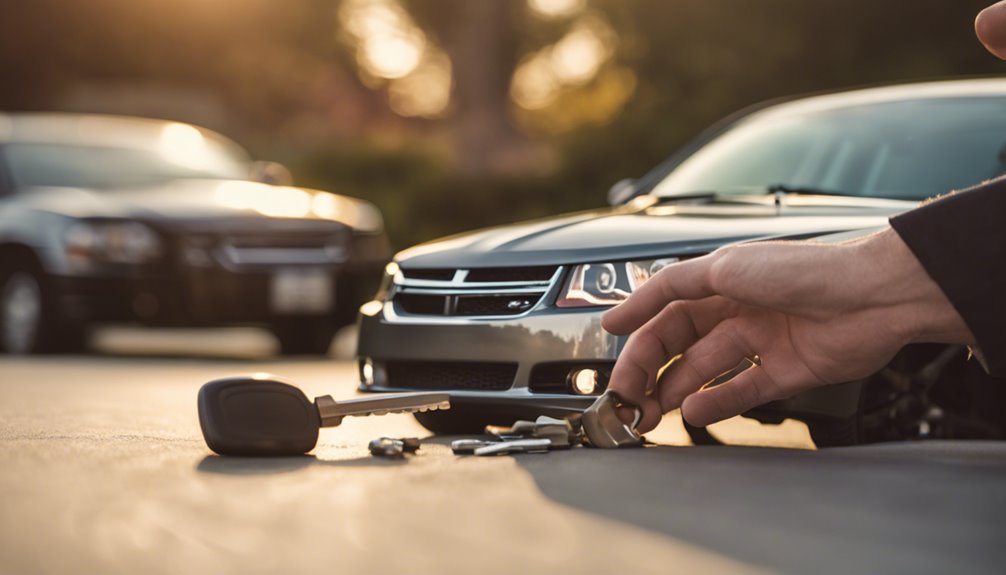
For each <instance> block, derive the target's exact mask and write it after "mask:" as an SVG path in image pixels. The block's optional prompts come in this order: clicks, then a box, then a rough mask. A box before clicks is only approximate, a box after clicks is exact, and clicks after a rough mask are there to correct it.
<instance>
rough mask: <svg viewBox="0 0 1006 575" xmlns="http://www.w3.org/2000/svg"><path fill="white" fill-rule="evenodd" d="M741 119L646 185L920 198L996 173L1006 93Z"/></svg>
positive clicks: (677, 191)
mask: <svg viewBox="0 0 1006 575" xmlns="http://www.w3.org/2000/svg"><path fill="white" fill-rule="evenodd" d="M786 106H787V105H783V106H780V107H778V108H770V109H768V110H765V111H763V112H758V113H755V114H754V115H752V116H750V117H748V118H746V119H744V120H741V121H740V122H739V123H737V124H735V125H734V126H733V127H731V128H729V129H728V130H727V131H726V132H724V133H723V134H721V135H719V136H717V137H716V138H715V139H713V140H712V141H710V142H708V143H707V144H706V145H705V146H703V147H702V148H701V149H699V150H698V151H697V152H695V153H694V154H692V155H691V156H689V157H688V158H686V159H685V160H684V161H683V162H681V163H680V164H679V165H677V166H676V167H675V168H674V169H673V170H672V171H671V172H670V173H669V174H668V175H667V176H665V177H664V178H663V180H661V181H660V182H659V183H658V184H657V185H656V186H655V187H654V188H653V190H652V191H651V192H650V193H651V194H654V195H657V196H674V195H681V194H689V193H695V192H698V191H703V192H720V193H727V194H729V193H751V192H752V191H754V190H759V191H762V192H764V191H765V190H766V189H767V188H768V187H769V186H772V185H779V184H782V185H785V186H787V187H789V188H794V189H811V190H813V189H820V190H827V191H832V192H842V193H844V194H848V195H850V196H873V197H887V198H898V199H908V200H921V199H924V198H927V197H931V196H934V195H937V194H942V193H946V192H948V191H950V190H953V189H958V188H963V187H968V186H972V185H975V184H978V183H980V182H982V181H983V180H986V179H988V178H991V177H994V176H997V175H1000V174H1002V173H1004V171H1006V170H1004V168H1006V166H1004V159H1006V154H1004V152H1006V150H1004V145H1006V98H1001V97H980V98H978V97H976V98H944V99H934V100H914V101H912V100H909V101H900V102H885V103H877V104H869V105H859V106H852V107H844V108H833V109H828V110H815V111H812V112H803V113H792V112H789V113H787V111H786Z"/></svg>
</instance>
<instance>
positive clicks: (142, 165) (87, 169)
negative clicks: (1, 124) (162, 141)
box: [3, 143, 249, 189]
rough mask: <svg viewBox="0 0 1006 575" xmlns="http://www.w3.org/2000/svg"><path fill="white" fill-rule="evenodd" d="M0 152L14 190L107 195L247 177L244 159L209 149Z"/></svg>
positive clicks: (23, 147) (59, 147)
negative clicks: (126, 189)
mask: <svg viewBox="0 0 1006 575" xmlns="http://www.w3.org/2000/svg"><path fill="white" fill-rule="evenodd" d="M189 150H190V152H191V151H195V150H192V149H189ZM3 152H4V155H5V156H6V159H7V164H8V169H9V170H10V175H11V177H12V179H13V180H14V184H15V186H17V187H31V186H70V187H82V188H94V189H109V188H119V187H128V186H144V185H153V184H158V183H163V182H166V181H170V180H178V179H190V178H200V179H205V178H209V179H245V178H247V177H248V173H249V167H248V164H247V162H246V161H244V158H241V157H239V156H237V155H234V154H231V153H229V152H228V151H227V150H225V149H223V148H214V147H211V146H203V147H202V148H199V150H198V153H183V154H179V153H171V152H170V151H167V152H166V151H165V150H161V149H157V148H125V147H112V146H87V145H73V144H48V143H9V144H4V145H3Z"/></svg>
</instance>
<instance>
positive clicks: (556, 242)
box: [395, 196, 916, 269]
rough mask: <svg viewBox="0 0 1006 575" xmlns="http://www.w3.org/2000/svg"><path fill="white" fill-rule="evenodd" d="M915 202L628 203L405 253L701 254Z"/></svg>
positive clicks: (455, 260) (428, 264)
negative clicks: (733, 244) (727, 245)
mask: <svg viewBox="0 0 1006 575" xmlns="http://www.w3.org/2000/svg"><path fill="white" fill-rule="evenodd" d="M915 205H916V203H915V202H908V201H900V200H882V199H873V198H847V197H834V198H833V197H826V196H814V197H812V198H809V197H799V198H788V199H786V200H785V202H784V203H783V204H782V205H779V204H776V200H775V199H774V198H772V197H768V198H754V199H751V200H747V201H730V202H711V203H710V202H685V203H665V204H657V203H656V200H655V199H653V198H650V197H646V196H644V197H642V198H639V199H637V200H635V201H633V202H632V203H630V204H629V205H627V206H619V207H616V208H610V209H604V210H595V211H588V212H580V213H574V214H567V215H563V216H557V217H554V218H548V219H543V220H537V221H531V222H524V223H518V224H513V225H506V226H499V227H494V228H489V229H485V230H478V231H474V232H468V233H463V234H459V235H455V236H451V237H447V238H443V239H440V240H435V241H432V242H428V243H425V244H420V245H418V246H415V247H413V248H410V249H407V250H405V251H403V252H400V253H399V254H398V255H397V256H396V257H395V259H396V261H398V262H399V264H400V265H402V266H403V267H405V268H407V269H408V268H466V267H468V268H479V267H499V266H534V265H559V264H565V263H573V262H590V261H604V260H621V259H633V258H647V257H659V256H669V255H687V254H700V253H706V252H709V251H712V250H714V249H716V248H718V247H720V246H722V245H725V244H728V243H733V242H737V241H745V240H755V239H769V238H773V239H780V238H791V239H798V238H806V237H812V236H817V235H821V234H825V233H833V232H842V231H848V230H855V229H865V228H871V227H876V226H882V225H884V224H886V223H887V219H888V218H889V217H890V216H892V215H895V214H898V213H900V212H903V211H906V210H909V209H911V208H912V207H914V206H915Z"/></svg>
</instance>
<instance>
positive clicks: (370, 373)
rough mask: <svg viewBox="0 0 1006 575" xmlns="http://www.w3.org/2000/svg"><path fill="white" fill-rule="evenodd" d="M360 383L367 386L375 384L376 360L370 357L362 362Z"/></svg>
mask: <svg viewBox="0 0 1006 575" xmlns="http://www.w3.org/2000/svg"><path fill="white" fill-rule="evenodd" d="M360 383H362V384H363V385H364V386H365V387H370V386H371V385H374V362H373V361H371V360H370V358H369V357H368V358H367V359H365V360H363V361H361V362H360Z"/></svg>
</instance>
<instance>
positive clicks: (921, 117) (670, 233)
mask: <svg viewBox="0 0 1006 575" xmlns="http://www.w3.org/2000/svg"><path fill="white" fill-rule="evenodd" d="M1004 144H1006V81H1003V80H992V79H978V80H961V81H948V82H935V83H925V84H915V85H898V86H888V87H881V88H871V89H863V90H855V91H848V92H841V93H833V94H826V95H818V96H812V97H806V98H800V99H794V100H790V101H785V102H782V103H779V102H775V103H771V104H768V105H763V106H759V107H756V108H754V109H751V110H747V111H744V112H742V113H740V114H737V115H735V116H732V117H730V118H728V119H727V120H725V121H724V122H722V123H720V124H718V125H716V126H713V127H712V128H711V129H710V130H709V131H707V132H706V133H704V134H702V135H701V136H700V137H699V138H698V139H697V140H696V141H695V142H694V143H693V144H691V145H689V146H687V147H686V148H684V149H683V150H681V151H680V152H679V153H677V154H675V155H674V156H672V157H671V158H670V159H669V160H667V161H666V162H665V163H664V164H662V165H660V166H658V167H657V168H656V169H655V170H653V171H652V172H651V173H650V174H648V175H647V176H645V177H644V178H641V179H639V180H635V181H624V182H620V183H619V184H616V186H615V187H614V188H612V190H611V192H610V194H609V197H610V198H612V197H613V198H614V199H615V200H617V201H616V202H613V203H617V204H618V205H615V206H614V207H612V208H610V209H601V210H595V211H590V212H584V213H578V214H571V215H565V216H560V217H556V218H551V219H546V220H541V221H536V222H528V223H521V224H515V225H509V226H502V227H498V228H492V229H488V230H482V231H475V232H471V233H467V234H461V235H458V236H454V237H450V238H445V239H442V240H438V241H434V242H430V243H427V244H423V245H419V246H416V247H414V248H411V249H408V250H405V251H403V252H401V253H399V254H398V255H396V256H395V258H394V261H393V262H392V263H391V264H390V265H389V266H388V269H387V271H386V278H385V284H384V287H383V289H382V291H381V292H380V293H379V294H378V296H377V297H376V298H375V299H374V301H372V302H369V303H367V304H365V305H364V306H363V307H362V308H361V330H360V339H359V348H358V349H359V355H360V378H361V385H360V389H361V390H365V391H402V390H415V389H424V390H427V389H447V390H450V393H451V397H452V405H453V406H454V407H453V408H452V410H451V411H449V412H444V413H435V414H422V415H420V416H419V418H420V421H421V422H422V423H423V424H424V425H426V426H427V427H429V428H430V429H433V430H435V431H462V430H464V431H470V430H474V429H477V428H478V427H479V426H481V425H483V424H485V423H490V422H492V423H503V424H507V423H512V422H513V420H514V419H515V418H519V417H529V416H534V415H536V414H550V415H557V416H561V415H563V414H564V413H569V412H571V411H576V410H581V409H583V408H584V407H586V406H587V405H589V404H590V403H591V402H592V401H593V396H595V395H596V394H598V393H600V392H601V391H602V390H603V389H604V385H605V383H606V379H607V377H608V376H609V375H610V371H611V368H612V366H613V365H614V362H615V359H616V358H617V356H618V353H619V351H620V350H621V348H622V346H623V345H624V343H625V338H623V337H616V336H613V335H611V334H608V333H606V332H605V331H604V330H603V329H602V328H601V323H600V318H601V314H602V313H603V312H604V311H605V310H606V309H608V308H609V307H610V306H611V305H614V304H617V303H618V302H619V301H621V300H623V299H624V298H625V297H626V296H627V295H628V294H629V293H631V291H632V289H633V288H634V287H635V286H637V285H639V284H640V283H641V282H642V281H645V280H646V278H647V277H649V276H650V275H652V274H653V273H656V271H658V270H659V268H661V267H663V266H665V265H668V264H670V263H673V262H674V261H677V260H680V259H685V258H690V257H695V256H700V255H702V254H706V253H709V252H711V251H713V250H715V249H717V248H718V247H720V246H723V245H727V244H731V243H735V242H746V241H755V240H766V239H805V238H815V237H819V236H825V235H828V234H844V233H848V232H852V233H861V232H862V231H864V230H870V229H874V228H877V227H880V226H884V225H886V223H887V219H888V218H889V217H890V216H892V215H895V214H897V213H900V212H902V211H905V210H909V209H911V208H913V207H914V206H915V205H917V202H918V201H919V200H923V199H925V198H927V197H931V196H934V195H937V194H940V193H944V192H947V191H949V190H952V189H956V188H962V187H966V186H969V185H973V184H976V183H978V182H980V181H982V180H984V179H987V178H991V177H993V176H996V175H999V174H1001V173H1003V167H1004V161H1006V154H1004ZM902 355H903V356H904V357H901V356H899V358H897V359H896V361H895V362H893V363H892V366H891V368H889V370H886V371H885V372H884V373H883V374H878V376H876V378H874V379H877V378H879V379H878V380H877V381H873V380H870V381H862V382H850V383H849V384H845V385H840V386H831V387H828V388H823V389H819V390H816V391H812V392H808V393H804V394H801V395H798V396H796V397H793V398H790V399H788V400H785V401H779V402H775V403H772V404H769V405H767V406H764V407H762V408H759V409H757V410H754V411H752V412H750V413H749V414H747V415H749V416H752V417H756V418H757V419H759V420H761V421H763V422H779V421H781V420H782V419H783V418H786V417H794V418H797V419H801V420H803V421H805V422H807V423H808V424H809V426H810V429H811V433H812V435H813V436H814V438H815V440H816V441H817V442H818V443H819V444H821V445H832V444H840V443H851V442H855V441H868V440H875V439H884V438H892V437H894V436H896V435H897V436H899V437H900V436H904V437H913V436H924V435H935V436H939V435H940V434H941V433H944V432H945V434H947V435H950V434H952V433H951V432H950V431H948V430H950V429H951V428H953V429H956V430H957V431H958V432H960V430H963V429H968V430H971V432H973V433H976V434H978V435H982V434H983V433H985V431H975V430H974V429H972V428H971V427H967V425H965V424H963V423H960V421H963V420H953V421H957V423H952V422H951V419H952V418H951V417H950V416H951V415H952V414H951V413H950V411H951V410H950V409H949V408H946V409H944V408H941V407H940V406H939V405H935V404H933V403H931V401H930V400H931V398H932V397H936V396H938V395H939V394H938V393H936V391H934V389H935V390H938V389H937V388H934V387H933V386H934V385H935V383H936V382H937V381H938V380H939V379H940V377H942V375H941V374H942V373H944V372H945V370H944V368H945V367H946V366H947V365H949V362H950V361H951V359H954V360H955V361H956V359H957V358H963V357H965V356H966V353H965V352H964V351H963V350H960V349H951V350H950V351H946V348H942V347H938V348H936V349H932V348H924V349H919V348H912V349H909V350H906V351H905V352H904V353H903V354H902ZM933 362H942V363H938V369H937V368H933ZM962 362H963V359H962ZM898 366H901V367H898ZM970 367H971V368H973V365H971V366H970ZM896 368H897V369H896ZM893 373H897V374H899V375H898V376H897V377H894V376H893V375H891V374H893ZM920 374H924V375H920ZM961 377H964V376H961ZM967 377H968V378H971V377H972V376H971V375H968V376H967ZM974 377H975V378H976V381H983V380H982V376H981V374H978V375H975V376H974ZM920 378H922V379H920ZM881 380H882V381H881ZM923 380H924V381H923ZM978 385H979V386H981V385H984V384H983V383H979V384H978ZM920 394H921V395H920ZM923 396H924V397H923ZM920 398H921V399H920ZM954 401H956V400H954ZM954 401H949V400H948V402H945V403H946V405H949V403H954ZM899 402H900V403H899ZM958 403H959V402H958ZM944 407H945V406H944ZM930 408H932V409H930ZM937 408H940V409H943V411H940V410H939V409H937ZM955 409H956V408H955ZM934 410H935V411H934ZM958 411H959V410H958ZM870 417H875V418H877V421H875V422H873V423H869V421H870ZM964 419H967V417H964ZM968 421H971V420H968ZM958 423H960V424H958ZM892 426H895V427H897V428H898V431H897V432H894V431H892ZM993 427H995V426H993ZM983 429H985V428H983ZM920 430H921V431H920ZM692 431H693V432H695V437H696V439H698V440H701V439H702V433H701V432H700V431H699V430H692ZM986 431H988V433H993V434H994V433H1000V432H1001V430H1000V429H998V428H996V429H994V430H992V431H989V430H988V429H986ZM982 436H985V435H982ZM706 439H708V437H707V438H706Z"/></svg>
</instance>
